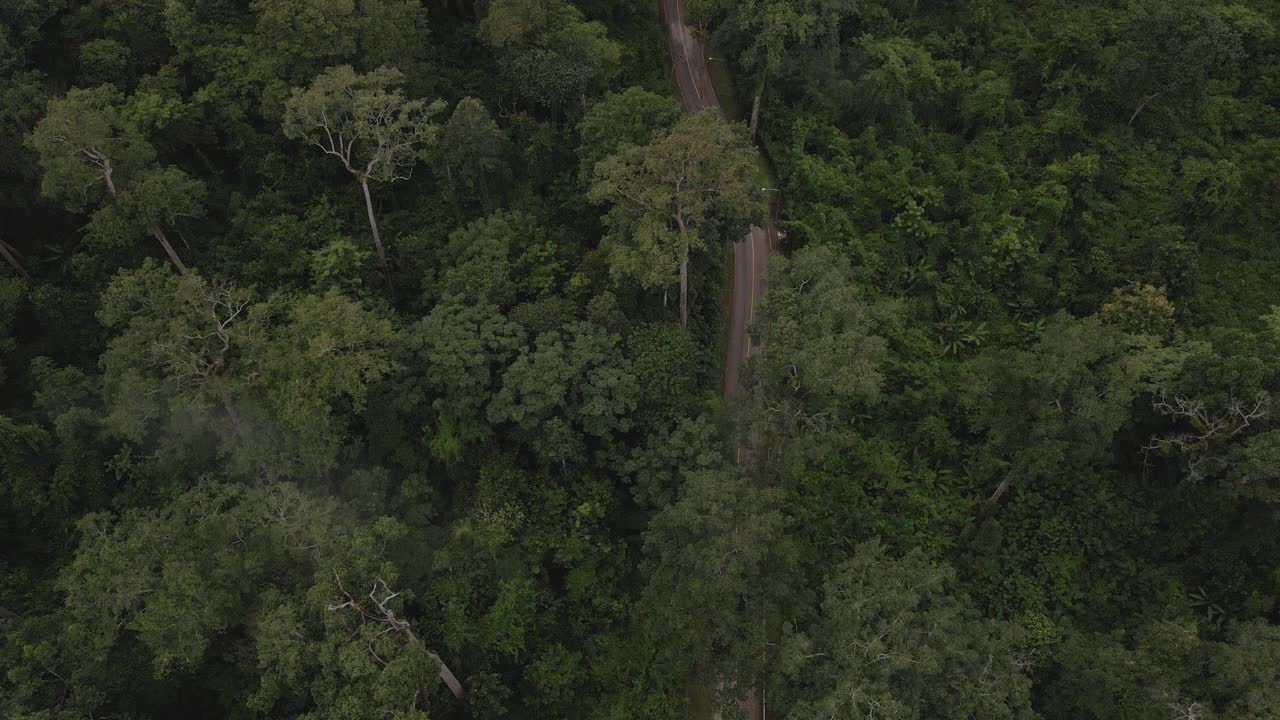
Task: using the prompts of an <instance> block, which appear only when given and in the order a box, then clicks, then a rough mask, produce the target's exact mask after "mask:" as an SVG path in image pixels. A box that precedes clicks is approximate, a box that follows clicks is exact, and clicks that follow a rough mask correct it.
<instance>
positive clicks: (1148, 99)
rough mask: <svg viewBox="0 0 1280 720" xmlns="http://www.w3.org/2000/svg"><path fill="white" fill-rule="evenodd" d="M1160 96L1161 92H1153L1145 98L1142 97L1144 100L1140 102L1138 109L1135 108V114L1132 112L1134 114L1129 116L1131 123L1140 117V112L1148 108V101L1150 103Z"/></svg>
mask: <svg viewBox="0 0 1280 720" xmlns="http://www.w3.org/2000/svg"><path fill="white" fill-rule="evenodd" d="M1158 97H1160V93H1153V94H1151V95H1148V96H1146V97H1145V98H1143V99H1142V102H1140V103H1138V108H1137V109H1136V110H1134V111H1133V114H1132V115H1130V116H1129V124H1130V125H1133V121H1134V120H1137V119H1138V113H1140V112H1142V111H1143V110H1144V109H1146V107H1147V104H1148V103H1150V102H1151V101H1152V100H1155V99H1156V98H1158Z"/></svg>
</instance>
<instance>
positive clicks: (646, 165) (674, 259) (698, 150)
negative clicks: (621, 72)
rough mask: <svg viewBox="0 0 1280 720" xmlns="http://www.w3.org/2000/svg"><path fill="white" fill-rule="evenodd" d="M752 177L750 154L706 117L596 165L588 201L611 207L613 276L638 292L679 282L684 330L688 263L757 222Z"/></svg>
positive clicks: (758, 198)
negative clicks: (636, 287)
mask: <svg viewBox="0 0 1280 720" xmlns="http://www.w3.org/2000/svg"><path fill="white" fill-rule="evenodd" d="M757 177H758V175H757V170H756V165H755V153H754V152H753V151H752V150H751V148H750V147H748V146H747V144H746V143H744V142H743V140H742V138H741V136H739V135H738V132H737V131H736V130H735V129H734V128H733V127H732V126H730V125H728V124H726V123H725V122H724V121H723V120H721V119H720V118H719V117H718V116H716V115H714V114H712V113H702V114H698V115H690V116H688V117H686V118H684V119H682V120H681V121H680V122H679V123H677V124H676V126H675V127H673V128H671V129H670V130H669V131H666V132H663V133H660V134H658V135H657V136H656V137H655V138H654V139H653V141H651V142H650V143H648V144H646V145H641V146H631V147H625V148H624V149H622V150H621V151H620V152H618V153H617V154H615V155H612V156H610V157H609V158H607V159H606V160H604V161H602V162H600V163H599V164H598V165H597V166H596V169H595V181H594V183H593V184H592V186H591V192H590V197H591V199H592V200H594V201H596V202H605V203H609V204H610V205H611V206H612V207H611V209H610V211H609V215H608V217H607V218H606V219H605V222H606V224H607V225H608V228H609V236H608V238H607V241H608V243H609V263H610V267H611V269H612V271H613V273H614V274H615V275H618V276H623V277H631V278H634V279H636V280H637V281H638V282H639V283H640V284H641V285H642V286H644V287H655V286H662V285H667V284H669V283H671V282H672V281H673V280H676V281H677V282H679V284H680V322H681V324H682V325H688V322H689V262H690V260H691V259H692V258H693V257H694V256H695V255H696V254H698V253H702V252H706V251H707V250H708V249H710V248H712V247H715V245H716V244H717V241H718V240H721V239H723V238H726V237H736V236H739V235H741V234H742V233H744V232H745V231H746V229H747V227H748V226H749V225H750V224H751V222H752V221H754V220H758V219H760V218H762V217H763V216H764V212H765V203H764V199H763V196H762V194H761V192H760V187H759V184H758V182H757ZM673 276H674V277H673Z"/></svg>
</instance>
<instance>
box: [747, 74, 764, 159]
mask: <svg viewBox="0 0 1280 720" xmlns="http://www.w3.org/2000/svg"><path fill="white" fill-rule="evenodd" d="M763 91H764V86H763V83H762V84H761V86H760V87H758V88H756V96H755V98H753V99H752V100H751V126H750V127H749V128H748V129H747V142H749V143H752V144H755V141H756V129H757V128H759V127H760V93H761V92H763Z"/></svg>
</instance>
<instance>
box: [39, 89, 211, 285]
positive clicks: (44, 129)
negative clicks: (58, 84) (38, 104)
mask: <svg viewBox="0 0 1280 720" xmlns="http://www.w3.org/2000/svg"><path fill="white" fill-rule="evenodd" d="M32 144H33V145H34V146H35V148H36V150H37V151H38V152H39V153H40V164H41V167H42V168H43V170H44V177H43V182H42V185H41V187H42V190H43V192H44V195H45V197H47V198H49V199H50V200H55V201H59V202H61V203H62V204H63V206H64V207H66V208H67V209H69V210H73V211H79V210H83V209H85V208H86V207H92V206H95V205H96V206H99V208H100V212H105V213H106V214H107V215H108V216H110V221H107V220H105V219H100V220H99V222H98V225H99V228H101V226H102V225H111V226H113V227H115V228H116V230H115V232H111V233H106V234H107V235H126V236H127V235H129V234H132V232H134V230H133V229H132V228H133V227H134V226H135V225H136V226H137V227H140V228H142V229H144V230H145V231H146V232H148V233H150V234H151V235H152V236H154V237H155V238H156V240H158V241H159V242H160V246H161V247H163V248H164V251H165V254H166V255H168V256H169V260H170V261H171V262H173V264H174V267H176V268H178V270H179V271H180V272H184V273H185V272H186V271H187V267H186V265H184V264H183V262H182V259H181V258H180V257H178V253H177V251H175V250H174V248H173V245H172V244H171V243H170V242H169V238H168V236H167V235H166V234H165V231H164V226H165V225H168V224H172V222H173V221H174V220H176V219H177V217H178V216H181V215H193V214H199V213H201V212H203V209H202V204H201V201H202V200H203V197H204V184H203V183H201V182H200V181H198V180H194V179H191V178H189V177H188V176H187V175H186V174H185V173H183V172H182V171H181V170H178V169H177V168H172V167H161V166H159V165H158V164H157V163H156V153H155V149H154V148H153V147H152V146H151V144H150V143H149V142H147V140H146V138H145V137H143V136H142V133H141V131H140V130H139V129H138V128H137V127H136V126H134V124H133V123H132V122H130V121H129V119H128V117H127V114H126V112H125V107H124V96H123V95H122V94H121V93H120V91H119V90H117V89H116V88H115V87H114V86H112V85H102V86H100V87H96V88H91V89H88V90H85V89H80V88H75V89H72V90H71V91H70V92H68V93H67V94H66V96H64V97H61V98H54V99H51V100H50V101H49V112H48V114H47V115H46V116H45V118H44V119H43V120H41V121H40V124H39V125H37V126H36V128H35V131H34V133H32ZM122 221H123V222H122ZM98 234H99V235H101V234H102V233H98Z"/></svg>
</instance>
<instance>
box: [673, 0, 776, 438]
mask: <svg viewBox="0 0 1280 720" xmlns="http://www.w3.org/2000/svg"><path fill="white" fill-rule="evenodd" d="M658 14H659V17H660V19H661V21H662V24H663V27H664V29H665V30H666V33H667V46H668V48H669V49H670V51H671V70H672V74H673V75H674V76H675V82H676V94H677V96H678V97H679V99H680V105H681V107H683V108H684V109H685V111H686V112H706V111H708V110H710V111H715V112H720V101H719V100H718V99H717V98H716V90H715V87H714V86H712V84H711V73H709V72H708V71H707V50H706V48H705V47H704V46H703V44H702V41H701V40H699V39H698V38H697V37H695V36H694V35H693V33H692V32H691V31H690V29H689V26H688V25H685V23H684V18H685V15H686V11H685V0H658ZM761 192H763V190H761ZM770 245H771V243H770V238H769V232H768V231H767V230H765V228H763V227H758V226H753V227H752V228H751V230H750V231H748V232H747V236H746V237H744V238H743V239H741V240H739V241H738V242H735V243H734V244H733V286H732V297H731V299H730V301H729V302H730V312H729V340H728V343H727V344H726V346H725V358H724V384H723V386H722V392H723V395H724V399H725V400H731V399H733V397H734V396H735V395H736V394H737V392H738V372H739V370H740V369H741V368H742V365H743V363H745V362H746V361H747V357H748V356H750V355H751V350H752V344H751V337H750V334H749V333H748V332H747V328H748V326H749V325H750V324H751V321H752V320H754V319H755V313H756V305H757V303H759V301H760V296H761V295H762V294H763V293H764V278H765V273H766V271H767V270H768V269H769V249H770ZM745 454H746V453H745V451H741V452H739V458H742V457H743V456H745Z"/></svg>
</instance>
